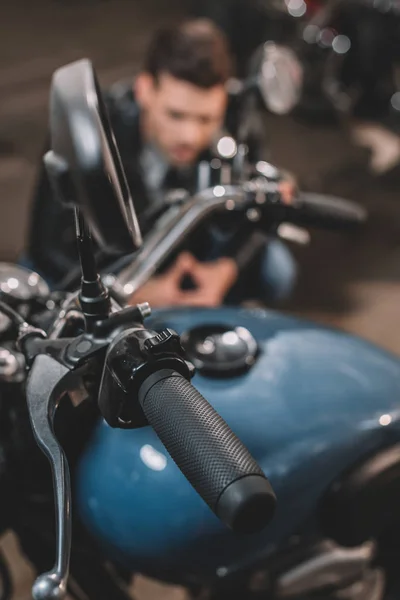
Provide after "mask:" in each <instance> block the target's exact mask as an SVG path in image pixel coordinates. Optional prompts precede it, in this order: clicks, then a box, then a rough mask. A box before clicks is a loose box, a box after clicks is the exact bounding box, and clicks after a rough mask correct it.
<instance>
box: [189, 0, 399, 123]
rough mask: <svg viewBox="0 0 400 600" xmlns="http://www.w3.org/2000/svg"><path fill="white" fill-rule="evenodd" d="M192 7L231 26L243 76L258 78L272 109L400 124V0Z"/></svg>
mask: <svg viewBox="0 0 400 600" xmlns="http://www.w3.org/2000/svg"><path fill="white" fill-rule="evenodd" d="M192 12H194V14H196V15H201V16H208V17H210V18H212V19H213V20H214V21H215V22H217V24H218V25H220V26H221V27H222V28H223V29H224V31H225V32H226V33H227V35H228V38H229V39H230V41H231V45H232V48H233V50H234V52H235V53H236V54H238V64H239V74H240V76H241V78H242V79H247V78H249V71H250V79H251V77H253V78H256V77H258V80H259V83H260V87H261V92H262V96H263V98H264V103H265V104H266V106H267V108H268V110H269V111H270V112H272V113H274V114H278V115H282V114H287V113H289V112H292V111H293V110H295V112H297V113H298V114H302V115H303V116H305V115H307V116H309V117H310V118H313V119H315V118H316V117H317V116H318V115H319V116H321V117H324V118H326V117H330V118H332V117H334V116H335V115H336V116H349V115H351V116H354V115H355V116H357V117H360V118H367V119H375V120H378V121H382V122H383V123H386V124H387V125H388V126H389V127H391V128H393V129H394V130H396V131H398V112H399V108H400V100H399V98H400V96H399V89H398V88H399V84H398V63H399V56H400V47H399V43H398V39H399V27H400V19H399V17H400V12H399V7H398V3H397V2H396V1H395V0H393V1H392V0H387V1H386V0H327V1H321V0H285V1H283V0H278V1H275V2H262V1H261V2H250V3H247V2H246V3H244V2H241V0H229V1H227V2H218V3H217V2H210V3H207V2H201V3H200V7H197V6H196V7H195V8H194V9H193V10H192ZM250 32H251V33H250Z"/></svg>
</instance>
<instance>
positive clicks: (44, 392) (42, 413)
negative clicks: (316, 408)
mask: <svg viewBox="0 0 400 600" xmlns="http://www.w3.org/2000/svg"><path fill="white" fill-rule="evenodd" d="M149 313H150V307H149V305H148V304H147V303H145V304H140V305H137V306H132V307H129V308H127V309H125V310H123V311H120V312H119V313H114V314H113V315H111V316H110V317H109V318H108V319H107V320H105V321H99V322H98V323H96V324H95V325H94V327H93V331H92V333H84V334H82V335H80V336H78V337H77V338H63V339H58V340H57V339H56V340H52V339H49V338H46V334H45V333H44V332H43V331H41V330H40V329H36V328H34V327H31V326H29V325H27V324H24V327H22V328H21V330H20V332H19V338H18V345H19V347H20V349H21V351H22V353H23V355H24V356H25V360H26V361H27V364H28V365H31V364H32V368H31V370H30V372H29V375H28V378H27V387H26V398H27V404H28V411H29V417H30V421H31V426H32V430H33V433H34V436H35V439H36V442H37V444H38V446H39V447H40V449H41V450H42V452H43V453H44V454H45V455H46V456H47V458H48V460H49V462H50V466H51V470H52V476H53V486H54V499H55V505H56V560H55V564H54V567H53V568H52V569H51V570H50V571H48V572H47V573H44V574H42V575H40V576H39V577H38V578H37V579H36V581H35V583H34V586H33V588H32V596H33V599H34V600H61V599H62V598H64V596H65V594H66V590H67V580H68V575H69V558H70V551H71V530H72V525H71V523H72V521H71V482H70V474H69V467H68V462H67V457H66V455H65V453H64V451H63V449H62V447H61V444H60V443H59V441H58V440H57V438H56V435H55V432H54V418H55V413H56V410H57V408H58V405H59V403H60V401H61V399H62V397H63V395H64V394H66V393H67V392H68V391H72V390H74V389H76V388H77V387H79V386H78V385H77V383H78V380H80V378H81V375H82V370H81V367H85V365H87V364H89V361H90V360H91V359H95V358H96V356H100V357H101V355H102V352H103V351H104V350H105V349H106V348H107V347H108V346H109V344H110V342H111V340H112V339H113V337H114V335H115V334H116V333H117V332H118V331H119V330H120V329H121V328H122V329H123V328H125V327H127V326H129V325H130V326H132V323H135V322H136V323H139V324H142V323H143V319H144V318H145V316H147V315H148V314H149ZM100 360H102V359H101V358H100Z"/></svg>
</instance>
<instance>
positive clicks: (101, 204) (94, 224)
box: [45, 59, 142, 252]
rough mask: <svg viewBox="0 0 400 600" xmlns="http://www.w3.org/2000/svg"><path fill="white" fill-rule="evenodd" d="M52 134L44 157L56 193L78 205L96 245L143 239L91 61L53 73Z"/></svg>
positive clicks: (113, 246)
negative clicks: (49, 147)
mask: <svg viewBox="0 0 400 600" xmlns="http://www.w3.org/2000/svg"><path fill="white" fill-rule="evenodd" d="M50 138H51V151H50V152H49V153H47V154H46V156H45V163H46V168H47V170H48V172H49V175H50V179H51V181H52V183H53V184H54V185H55V188H56V192H57V195H58V196H61V199H62V200H64V201H67V202H69V203H72V204H73V205H75V206H78V207H79V208H80V209H81V211H82V214H83V215H84V217H85V220H86V221H87V223H88V224H89V226H90V228H91V231H92V233H93V236H94V237H95V239H96V241H97V242H98V243H99V244H100V245H102V246H105V247H106V248H107V249H109V250H115V251H121V252H132V251H133V250H136V249H137V248H138V247H139V246H140V245H141V243H142V238H141V233H140V228H139V224H138V220H137V216H136V212H135V208H134V205H133V201H132V198H131V194H130V190H129V187H128V184H127V181H126V177H125V173H124V169H123V167H122V163H121V159H120V156H119V153H118V148H117V145H116V141H115V138H114V134H113V131H112V129H111V125H110V122H109V119H108V114H107V110H106V107H105V104H104V100H103V97H102V94H101V90H100V87H99V84H98V81H97V77H96V73H95V70H94V68H93V65H92V63H91V61H89V60H87V59H84V60H80V61H77V62H74V63H71V64H69V65H66V66H65V67H62V68H60V69H58V70H57V71H56V72H55V73H54V75H53V79H52V83H51V92H50Z"/></svg>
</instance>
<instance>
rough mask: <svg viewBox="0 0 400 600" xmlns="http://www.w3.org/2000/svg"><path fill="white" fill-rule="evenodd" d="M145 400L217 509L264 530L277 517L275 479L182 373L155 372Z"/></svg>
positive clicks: (157, 426) (165, 439) (246, 528)
mask: <svg viewBox="0 0 400 600" xmlns="http://www.w3.org/2000/svg"><path fill="white" fill-rule="evenodd" d="M139 402H140V404H141V406H142V409H143V411H144V413H145V415H146V417H147V419H148V421H149V423H150V424H151V425H152V426H153V428H154V430H155V431H156V433H157V435H158V437H159V438H160V440H161V441H162V443H163V444H164V446H165V448H166V449H167V450H168V452H169V454H170V455H171V457H172V458H173V460H174V461H175V462H176V464H177V465H178V467H179V468H180V470H181V471H182V473H183V474H184V475H185V477H186V478H187V479H188V480H189V481H190V483H191V484H192V485H193V487H194V488H195V490H196V491H197V492H198V493H199V494H200V496H201V497H202V498H203V499H204V500H205V502H206V503H207V504H208V506H209V507H210V508H211V509H212V510H213V511H214V512H215V514H216V515H217V516H218V517H219V518H220V519H221V521H223V522H224V523H226V524H227V525H228V526H229V527H231V528H232V529H234V530H235V531H238V532H241V533H252V532H255V531H259V530H261V529H263V528H264V527H265V525H267V523H268V522H269V521H270V520H271V518H272V516H273V512H274V508H275V503H276V498H275V494H274V492H273V490H272V487H271V484H270V483H269V481H268V479H267V478H266V477H265V476H264V474H263V472H262V471H261V469H260V467H259V466H258V464H257V463H256V461H255V460H254V458H253V457H252V456H251V454H250V453H249V451H248V450H247V449H246V448H245V447H244V446H243V444H242V442H241V441H240V440H239V439H238V438H237V437H236V435H235V434H234V433H233V432H232V431H231V430H230V428H229V427H228V425H227V424H226V423H225V421H224V420H223V419H222V418H221V417H220V416H219V415H218V413H217V412H216V411H215V410H214V409H213V408H212V406H211V405H210V404H209V403H208V402H207V400H205V399H204V398H203V396H202V395H201V394H200V393H199V392H198V391H197V390H196V389H195V388H194V387H193V386H192V385H191V383H190V382H189V381H187V380H186V379H185V378H184V377H182V376H181V375H180V374H178V373H176V372H175V371H172V370H169V369H165V370H163V371H159V372H157V373H155V374H154V375H152V376H151V377H149V378H148V379H147V380H146V381H145V382H144V384H143V385H142V386H141V388H140V391H139Z"/></svg>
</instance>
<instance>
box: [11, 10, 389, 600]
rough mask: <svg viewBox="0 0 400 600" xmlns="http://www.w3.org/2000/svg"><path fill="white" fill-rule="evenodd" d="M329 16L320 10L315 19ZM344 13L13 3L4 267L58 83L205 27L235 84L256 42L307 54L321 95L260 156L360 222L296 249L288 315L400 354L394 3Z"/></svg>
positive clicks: (20, 243)
mask: <svg viewBox="0 0 400 600" xmlns="http://www.w3.org/2000/svg"><path fill="white" fill-rule="evenodd" d="M324 4H326V5H329V7H328V8H329V10H328V11H327V12H326V11H325V12H320V9H321V6H322V8H323V5H324ZM341 4H342V6H341V10H342V9H343V3H340V2H333V3H324V2H321V3H319V2H317V1H316V0H314V1H313V2H305V1H303V0H285V1H283V0H282V2H273V1H272V0H271V1H270V2H268V0H264V1H263V2H262V1H261V0H260V1H256V0H243V2H242V1H241V0H213V1H211V2H207V1H205V0H204V1H203V0H197V1H196V0H168V1H166V0H146V1H144V0H104V1H95V0H75V1H74V0H58V1H56V0H35V2H28V1H24V0H14V1H13V3H7V5H6V6H3V7H2V16H1V32H2V35H1V36H0V202H1V204H0V260H2V261H15V260H16V259H17V258H18V257H19V255H20V254H21V252H22V251H23V248H24V244H25V239H26V232H27V228H28V225H29V214H30V202H31V197H32V190H33V186H34V183H35V177H36V174H37V169H38V165H39V158H40V152H41V149H42V147H43V143H44V139H45V135H46V126H47V119H48V92H49V84H50V78H51V75H52V73H53V71H54V70H55V69H56V68H57V67H59V66H61V65H64V64H66V63H68V62H70V61H73V60H76V59H79V58H82V57H88V58H90V59H92V60H93V62H94V64H95V66H96V68H97V71H98V75H99V78H100V82H101V84H102V85H103V86H104V87H107V86H108V85H110V84H111V83H113V82H115V81H117V80H119V79H122V78H129V77H132V76H134V74H135V73H136V72H137V71H138V70H139V68H140V64H141V58H142V53H143V51H144V49H145V47H146V44H147V42H148V41H149V39H150V37H151V35H152V32H154V30H156V29H157V28H158V27H159V26H160V25H162V24H166V23H170V22H174V21H175V20H177V19H181V18H182V17H184V16H188V15H192V14H199V15H202V16H204V15H206V16H209V17H211V18H213V19H215V20H216V21H217V22H218V23H219V24H220V25H222V26H223V27H224V29H225V30H226V32H227V33H228V35H229V36H230V40H231V43H232V47H233V50H234V51H235V52H236V55H237V63H238V69H239V74H240V75H243V71H244V70H245V68H246V66H245V65H246V64H247V60H248V58H249V56H250V55H251V54H252V52H253V50H255V48H256V47H257V45H258V44H263V43H265V42H266V41H270V40H273V41H277V42H279V43H285V44H286V45H287V46H288V47H290V48H293V49H296V51H297V50H298V48H299V44H300V42H301V45H302V47H305V46H307V52H305V53H303V54H302V58H301V60H302V61H304V63H305V64H306V65H308V66H309V68H310V69H311V71H312V72H313V73H314V76H315V77H316V80H317V83H318V82H319V83H321V82H324V84H325V83H327V85H328V88H327V87H326V86H325V88H324V90H323V91H322V92H321V90H317V89H316V88H315V86H316V81H311V82H307V85H308V84H309V88H308V92H309V93H308V96H307V97H306V98H305V99H304V103H303V106H302V107H301V110H300V109H299V110H296V111H294V112H291V113H289V114H274V113H273V112H272V111H269V110H266V111H265V128H266V131H267V134H268V138H269V157H268V158H269V160H270V161H271V162H272V163H274V164H279V166H281V167H283V168H285V169H288V170H289V171H290V172H292V173H293V174H294V175H295V176H296V178H297V180H298V183H299V186H300V187H301V188H303V189H305V190H309V191H319V192H324V193H329V194H336V195H339V196H342V197H344V198H348V199H351V200H355V201H358V202H360V203H361V204H362V205H363V206H364V207H365V208H366V209H367V210H368V212H369V220H368V223H367V224H366V225H365V226H364V227H363V228H362V229H361V230H360V231H357V232H356V233H354V234H351V235H349V234H341V233H339V234H338V233H327V232H321V231H318V232H312V236H311V241H310V243H309V244H308V245H306V246H298V245H291V249H292V251H293V252H294V254H295V256H296V260H297V261H298V264H299V279H298V283H297V286H296V289H295V292H294V295H293V296H292V298H291V299H290V301H289V302H288V303H287V304H285V306H284V310H287V311H289V312H291V313H295V314H297V315H302V316H305V317H307V318H308V317H309V318H313V319H315V320H318V321H321V322H324V323H329V324H332V325H335V326H338V327H340V328H343V329H346V330H348V331H351V332H355V333H357V334H360V335H362V336H363V337H365V338H367V339H369V340H372V341H374V342H376V343H378V344H380V345H381V346H383V347H385V348H387V349H390V350H392V351H394V352H397V353H400V330H399V328H398V327H397V323H398V321H399V317H400V285H399V281H400V137H399V134H400V127H399V126H398V125H399V124H398V122H397V114H396V113H397V110H398V109H400V96H399V95H398V93H397V92H396V81H397V72H396V61H397V58H398V57H397V56H395V55H392V54H393V46H391V47H390V48H388V47H387V40H388V39H389V38H390V36H391V35H396V34H397V33H398V31H397V29H395V30H393V27H394V26H396V27H397V19H400V17H399V13H398V9H397V7H396V6H395V5H396V4H397V3H396V2H391V1H390V0H389V1H386V0H382V1H377V0H375V1H373V0H371V1H368V0H365V1H364V2H361V1H359V2H355V3H354V2H346V3H345V4H346V6H348V7H350V5H351V10H350V9H349V10H348V11H347V9H346V10H345V11H344V13H345V14H344V13H343V12H342V13H341V14H340V15H335V11H337V10H339V9H338V7H339V8H340V5H341ZM343 10H344V9H343ZM271 11H272V12H271ZM346 11H347V12H346ZM375 11H377V12H375ZM377 15H379V19H380V21H379V24H378V25H376V23H377V19H378V17H377ZM338 23H339V24H338ZM355 23H356V24H357V23H358V25H357V26H356V25H355ZM374 23H375V25H374ZM338 32H339V33H338ZM361 32H363V33H362V34H361ZM338 38H340V39H339V40H338ZM398 39H399V38H398ZM334 41H335V44H336V49H335V48H334V49H333V51H332V44H333V42H334ZM350 49H352V50H353V54H352V55H351V57H350V60H349V61H347V63H345V62H344V58H347V56H346V57H345V55H348V53H349V50H350ZM324 52H325V54H324V56H322V58H321V56H320V55H321V54H323V53H324ZM391 52H392V54H390V53H391ZM332 57H333V58H332ZM313 61H314V62H313ZM321 65H322V66H321ZM365 65H368V68H367V67H366V66H365ZM318 69H320V70H318ZM321 69H322V70H321ZM325 78H326V81H325ZM332 82H333V84H332ZM329 84H330V87H329ZM367 92H368V93H367ZM396 94H397V95H396ZM275 112H276V111H275ZM283 112H284V111H283ZM399 115H400V113H399ZM399 119H400V116H399ZM18 568H19V567H18ZM28 579H29V577H28ZM163 593H165V591H164V592H163ZM144 595H146V592H144ZM21 597H27V598H28V597H29V592H27V595H26V596H23V595H22V596H21ZM164 597H166V596H165V595H164Z"/></svg>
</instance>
